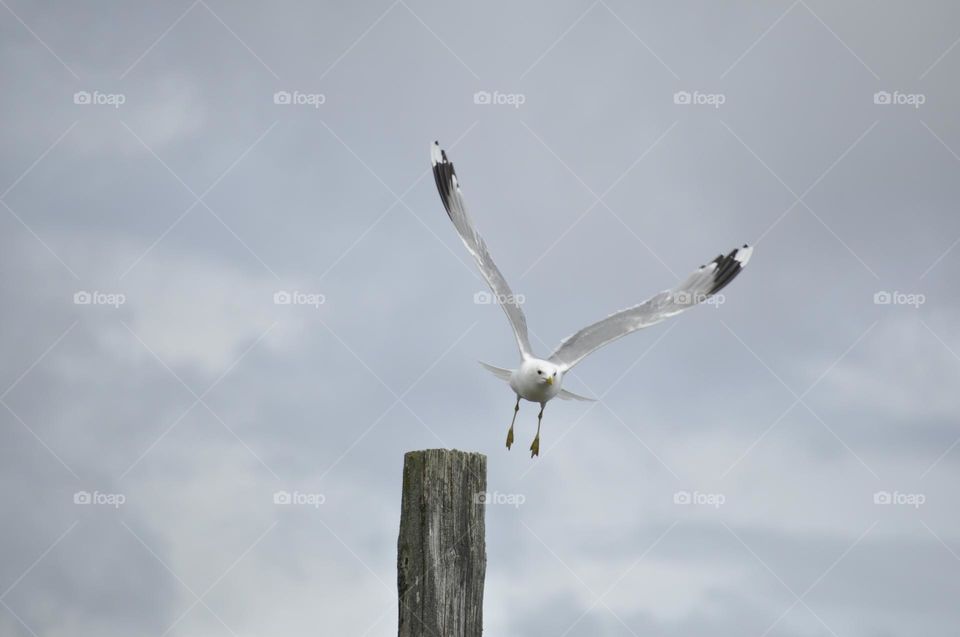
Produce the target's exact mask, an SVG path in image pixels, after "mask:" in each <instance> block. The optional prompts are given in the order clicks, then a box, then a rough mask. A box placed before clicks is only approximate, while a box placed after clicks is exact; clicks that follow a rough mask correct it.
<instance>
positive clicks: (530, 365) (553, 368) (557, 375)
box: [520, 358, 563, 385]
mask: <svg viewBox="0 0 960 637" xmlns="http://www.w3.org/2000/svg"><path fill="white" fill-rule="evenodd" d="M520 372H521V374H522V375H523V377H524V379H525V380H526V381H527V382H529V383H534V384H538V385H554V384H556V385H559V384H560V381H561V380H563V372H562V371H561V370H560V368H559V367H558V366H557V365H554V364H553V363H551V362H550V361H544V360H540V359H536V358H532V359H529V360H527V361H524V362H523V364H522V365H521V367H520Z"/></svg>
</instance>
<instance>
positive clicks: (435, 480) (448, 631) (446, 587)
mask: <svg viewBox="0 0 960 637" xmlns="http://www.w3.org/2000/svg"><path fill="white" fill-rule="evenodd" d="M486 489H487V457H486V456H484V455H482V454H479V453H467V452H464V451H456V450H447V449H428V450H425V451H411V452H410V453H408V454H406V455H405V456H404V462H403V497H402V506H401V513H400V537H399V539H398V541H397V590H398V593H399V596H400V597H399V600H400V623H399V635H400V637H480V635H481V634H482V632H483V581H484V576H485V574H486V568H487V554H486V539H485V528H484V504H483V500H482V497H483V494H484V493H485V492H486Z"/></svg>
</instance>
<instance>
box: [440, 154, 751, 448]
mask: <svg viewBox="0 0 960 637" xmlns="http://www.w3.org/2000/svg"><path fill="white" fill-rule="evenodd" d="M430 160H431V163H432V164H433V176H434V179H435V180H436V182H437V189H438V190H439V191H440V198H441V199H442V200H443V207H444V208H446V210H447V215H448V216H449V217H450V221H452V222H453V225H454V227H455V228H456V229H457V233H459V235H460V238H461V239H462V240H463V244H464V245H465V246H467V250H469V251H470V254H472V255H473V258H474V259H475V260H476V261H477V266H478V267H479V268H480V274H482V275H483V278H484V279H486V281H487V284H488V285H489V286H490V289H491V290H492V291H493V295H494V298H496V299H497V302H498V304H499V305H500V306H501V307H502V308H503V311H504V312H506V314H507V319H508V320H509V321H510V327H512V328H513V335H514V337H516V339H517V346H518V347H519V349H520V366H519V367H518V368H517V369H503V368H501V367H494V366H493V365H488V364H486V363H480V364H481V365H483V366H484V367H485V368H487V369H488V370H489V371H491V372H492V373H493V374H494V375H495V376H496V377H497V378H500V379H502V380H505V381H507V382H508V383H509V384H510V388H511V389H512V390H513V391H514V393H515V394H516V395H517V402H516V404H515V405H514V407H513V420H511V421H510V429H509V431H507V449H509V448H510V447H511V445H513V425H514V423H515V422H516V421H517V412H518V411H520V399H521V398H523V399H524V400H527V401H530V402H534V403H540V413H539V414H538V415H537V435H536V437H535V438H534V439H533V442H532V443H531V444H530V457H531V458H532V457H534V456H538V455H540V424H541V423H542V421H543V410H544V408H545V407H546V405H547V402H549V401H550V400H551V399H553V398H556V397H559V398H562V399H565V400H592V399H590V398H585V397H583V396H578V395H577V394H574V393H573V392H570V391H567V390H566V389H563V376H564V374H566V373H567V372H568V371H569V370H570V369H571V368H572V367H573V366H574V365H576V364H577V363H579V362H580V361H582V360H583V359H584V358H585V357H586V356H587V355H588V354H590V353H591V352H593V351H595V350H597V349H599V348H601V347H603V346H604V345H606V344H607V343H612V342H613V341H615V340H617V339H618V338H620V337H622V336H626V335H627V334H629V333H630V332H634V331H636V330H639V329H642V328H644V327H650V326H651V325H655V324H657V323H659V322H660V321H662V320H664V319H666V318H669V317H671V316H674V315H675V314H679V313H680V312H683V311H684V310H686V309H688V308H691V307H693V306H694V305H697V304H698V303H701V302H703V301H705V300H707V299H708V298H710V297H711V296H713V295H714V294H716V293H717V292H719V291H720V290H722V289H723V288H724V287H725V286H726V285H727V284H728V283H730V281H732V280H733V279H734V278H736V276H737V275H738V274H739V273H740V270H742V269H743V268H744V267H745V266H746V265H747V261H749V260H750V255H751V254H752V253H753V248H751V247H749V246H747V245H746V244H744V246H743V247H742V248H737V249H735V250H733V251H731V252H730V253H729V254H727V255H723V254H721V255H719V256H717V258H715V259H714V260H713V261H711V262H710V263H708V264H707V265H702V266H700V267H699V268H698V269H697V270H696V271H695V272H694V273H693V274H691V275H690V276H689V277H688V278H687V279H686V280H685V281H683V282H682V283H681V284H680V285H678V286H676V287H675V288H673V289H671V290H664V291H662V292H660V293H659V294H656V295H654V296H652V297H651V298H649V299H647V300H646V301H644V302H643V303H641V304H639V305H634V306H633V307H629V308H627V309H625V310H620V311H619V312H616V313H615V314H611V315H610V316H608V317H607V318H605V319H602V320H600V321H597V322H596V323H594V324H592V325H588V326H587V327H585V328H583V329H581V330H580V331H578V332H576V333H575V334H573V335H571V336H568V337H567V338H565V339H564V340H563V341H562V342H561V343H560V345H559V346H557V349H555V350H554V351H553V353H552V354H550V356H548V357H547V358H545V359H543V358H538V357H536V356H535V355H534V354H533V349H532V348H531V347H530V339H529V337H528V336H527V319H526V317H525V316H524V315H523V310H521V309H520V306H519V305H518V304H517V300H516V299H517V297H516V296H514V294H513V291H512V290H511V289H510V285H509V284H508V283H507V281H506V279H504V278H503V274H501V273H500V270H499V269H498V268H497V265H496V264H495V263H494V262H493V259H492V258H491V257H490V253H489V252H488V251H487V245H486V243H485V242H484V240H483V237H481V236H480V233H478V232H477V229H476V227H475V226H474V225H473V220H471V219H470V215H469V214H468V213H467V206H466V203H465V202H464V200H463V193H462V192H461V191H460V182H459V180H458V179H457V174H456V173H455V172H454V170H453V164H452V163H451V162H450V160H449V159H447V153H446V151H444V150H441V149H440V144H439V143H438V142H434V143H433V145H432V146H431V147H430Z"/></svg>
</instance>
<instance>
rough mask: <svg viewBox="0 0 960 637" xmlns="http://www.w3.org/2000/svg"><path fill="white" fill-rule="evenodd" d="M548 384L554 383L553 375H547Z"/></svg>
mask: <svg viewBox="0 0 960 637" xmlns="http://www.w3.org/2000/svg"><path fill="white" fill-rule="evenodd" d="M547 384H548V385H552V384H553V376H547Z"/></svg>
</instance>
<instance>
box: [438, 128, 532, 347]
mask: <svg viewBox="0 0 960 637" xmlns="http://www.w3.org/2000/svg"><path fill="white" fill-rule="evenodd" d="M430 161H431V163H433V178H434V179H435V180H436V182H437V190H439V191H440V199H442V200H443V207H444V208H445V209H446V210H447V216H449V217H450V221H452V222H453V225H454V227H455V228H456V229H457V233H459V234H460V239H462V240H463V245H465V246H467V250H469V251H470V254H472V255H473V258H474V259H476V261H477V266H478V267H479V268H480V274H482V275H483V278H484V279H486V280H487V285H489V286H490V290H492V291H493V294H494V302H495V303H497V305H499V306H500V307H502V308H503V311H504V312H506V314H507V319H509V321H510V326H511V327H512V328H513V335H514V336H515V337H516V339H517V346H518V347H519V348H520V354H521V355H522V356H523V357H524V358H528V357H530V356H532V355H533V354H532V350H531V349H530V338H529V337H528V336H527V319H526V317H525V316H524V315H523V311H522V310H521V309H520V306H519V305H518V303H517V297H516V296H515V295H514V294H513V290H511V289H510V285H509V284H507V280H506V279H504V278H503V275H502V274H501V273H500V270H499V269H498V268H497V265H496V264H495V263H494V262H493V259H492V258H491V257H490V253H489V252H488V251H487V244H486V243H484V241H483V237H481V236H480V233H479V232H477V229H476V227H475V226H474V225H473V220H472V219H470V215H469V214H467V205H466V203H465V202H464V200H463V193H462V192H460V183H459V182H458V181H457V174H456V173H455V172H454V170H453V164H452V163H450V161H449V160H448V159H447V153H446V152H445V151H443V150H441V149H440V144H439V143H437V142H434V143H433V146H431V147H430Z"/></svg>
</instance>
